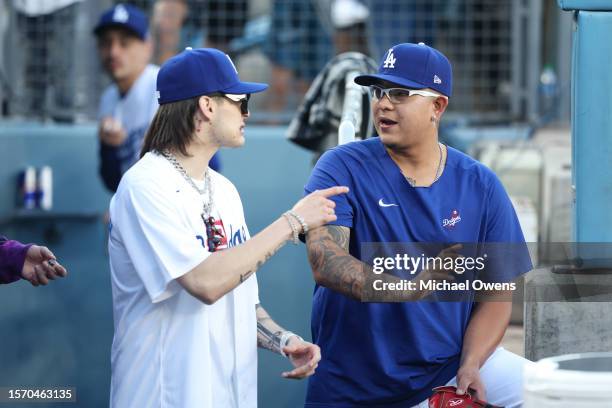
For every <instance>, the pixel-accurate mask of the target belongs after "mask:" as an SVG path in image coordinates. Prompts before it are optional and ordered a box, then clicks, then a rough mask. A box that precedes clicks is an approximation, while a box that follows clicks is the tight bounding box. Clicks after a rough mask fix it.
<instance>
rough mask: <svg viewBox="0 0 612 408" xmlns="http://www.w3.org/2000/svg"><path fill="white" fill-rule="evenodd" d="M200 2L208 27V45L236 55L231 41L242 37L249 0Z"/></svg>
mask: <svg viewBox="0 0 612 408" xmlns="http://www.w3.org/2000/svg"><path fill="white" fill-rule="evenodd" d="M194 3H198V2H194ZM200 3H202V5H201V6H200V7H202V8H203V11H202V13H203V14H202V15H203V16H204V26H205V29H206V42H205V45H206V47H211V48H217V49H219V50H222V51H223V52H225V53H227V54H229V55H230V56H232V57H235V55H233V53H232V50H231V49H230V42H231V41H232V40H233V39H234V38H239V37H242V34H243V32H244V26H245V24H246V21H247V17H248V2H247V0H206V1H204V2H200Z"/></svg>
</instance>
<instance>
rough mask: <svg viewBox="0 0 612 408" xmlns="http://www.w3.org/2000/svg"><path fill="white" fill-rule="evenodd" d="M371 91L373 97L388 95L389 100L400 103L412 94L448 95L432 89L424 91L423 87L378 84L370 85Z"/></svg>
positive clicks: (378, 97) (380, 97)
mask: <svg viewBox="0 0 612 408" xmlns="http://www.w3.org/2000/svg"><path fill="white" fill-rule="evenodd" d="M370 93H371V94H372V97H373V98H376V99H379V100H380V99H382V97H383V96H384V95H387V98H389V100H390V101H391V103H393V104H399V103H403V102H406V101H407V100H408V98H409V97H411V96H412V95H420V96H431V97H434V98H438V97H440V96H442V97H443V98H446V96H444V95H440V94H439V93H435V92H431V91H424V90H422V89H408V88H381V87H379V86H376V85H371V86H370Z"/></svg>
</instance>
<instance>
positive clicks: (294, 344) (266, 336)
mask: <svg viewBox="0 0 612 408" xmlns="http://www.w3.org/2000/svg"><path fill="white" fill-rule="evenodd" d="M255 307H256V313H257V346H258V347H260V348H264V349H266V350H270V351H272V352H274V353H278V354H282V353H281V347H282V344H281V339H282V336H283V333H286V331H285V330H284V329H283V328H282V327H280V326H279V325H278V324H276V322H275V321H274V320H272V318H271V317H270V315H269V314H268V312H266V310H265V309H264V308H263V307H262V306H261V305H259V304H258V305H257V306H255ZM283 352H284V353H285V354H286V355H287V357H288V358H289V360H290V361H291V363H292V364H293V366H294V369H293V370H291V371H288V372H284V373H283V377H285V378H296V379H299V378H305V377H308V376H310V375H312V374H313V373H314V371H315V369H316V368H317V365H318V363H319V360H321V350H320V349H319V346H317V345H316V344H312V343H309V342H307V341H304V340H303V339H302V338H300V337H299V336H298V335H293V336H291V337H289V339H288V341H287V345H286V347H285V348H283Z"/></svg>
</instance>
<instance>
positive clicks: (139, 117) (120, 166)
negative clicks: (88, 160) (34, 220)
mask: <svg viewBox="0 0 612 408" xmlns="http://www.w3.org/2000/svg"><path fill="white" fill-rule="evenodd" d="M148 26H149V24H148V20H147V17H146V16H145V14H144V13H143V12H142V11H141V10H140V9H139V8H137V7H135V6H132V5H130V4H118V5H116V6H114V7H112V8H110V9H108V10H106V11H105V12H104V13H102V15H101V16H100V20H99V21H98V24H97V25H96V27H95V28H94V34H95V36H96V38H97V41H98V53H99V55H100V60H101V62H102V66H103V67H104V70H105V71H106V73H107V74H108V76H109V77H110V78H111V80H112V81H113V83H112V84H111V85H109V86H108V88H106V90H105V91H104V93H103V94H102V97H101V98H100V106H99V108H98V119H99V121H100V124H99V128H98V136H99V139H100V175H101V176H102V180H103V181H104V185H105V186H106V188H108V189H109V190H110V191H113V192H114V191H115V190H117V186H118V185H119V180H121V176H122V175H123V173H125V172H126V171H127V169H129V168H130V166H132V165H133V164H134V163H135V162H136V160H138V154H139V153H140V148H141V147H142V140H143V138H144V134H145V132H146V130H147V128H148V127H149V123H150V122H151V119H152V118H153V115H155V112H156V111H157V106H158V105H157V99H156V98H155V80H156V78H157V71H158V70H159V67H158V66H157V65H152V64H149V60H150V59H151V52H152V47H151V42H150V40H149V34H148V32H149V29H148Z"/></svg>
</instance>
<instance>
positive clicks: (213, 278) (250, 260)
mask: <svg viewBox="0 0 612 408" xmlns="http://www.w3.org/2000/svg"><path fill="white" fill-rule="evenodd" d="M347 191H348V189H347V188H346V187H331V188H328V189H325V190H319V191H316V192H313V193H311V194H309V195H307V196H306V197H304V198H302V199H301V200H300V201H298V203H297V204H296V205H295V206H294V207H293V211H294V212H295V213H296V214H298V215H300V216H301V217H302V218H303V219H304V220H305V222H306V223H307V224H308V225H309V226H310V227H312V228H315V227H318V226H320V225H323V224H325V223H327V222H331V221H333V220H335V219H336V216H335V215H334V211H333V208H334V206H335V204H334V202H333V201H332V200H330V199H329V198H328V197H331V196H333V195H336V194H342V193H346V192H347ZM291 235H292V227H291V226H290V224H289V222H288V220H287V219H285V217H280V218H278V219H277V220H276V221H274V222H273V223H272V224H270V225H269V226H268V227H266V228H264V230H263V231H261V232H260V233H259V234H257V235H255V236H254V237H252V238H251V239H249V240H248V241H246V242H245V243H243V244H240V245H237V246H235V247H233V248H229V249H225V250H223V251H218V252H213V253H212V254H211V255H209V256H208V257H207V258H206V259H205V260H204V261H202V262H201V263H200V264H199V265H197V266H196V267H195V268H193V269H192V270H191V271H189V272H187V273H186V274H184V275H182V276H181V277H179V278H177V281H178V282H179V283H180V284H181V285H182V286H183V287H184V288H185V290H187V292H189V293H190V294H191V295H192V296H194V297H196V298H198V299H200V300H201V301H202V302H204V303H206V304H207V305H210V304H213V303H215V302H216V301H217V300H219V299H220V298H221V297H222V296H223V295H225V294H226V293H228V292H229V291H231V290H232V289H234V288H235V287H236V286H238V285H240V284H241V283H242V282H244V281H245V280H247V279H248V278H249V277H250V276H251V275H252V274H253V273H255V271H257V270H258V269H259V268H260V267H261V265H263V264H264V263H265V262H266V261H267V260H268V259H270V257H271V256H272V255H274V254H275V253H276V251H278V250H279V249H280V248H281V247H282V246H283V245H285V243H286V242H287V240H289V239H290V237H291Z"/></svg>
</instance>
